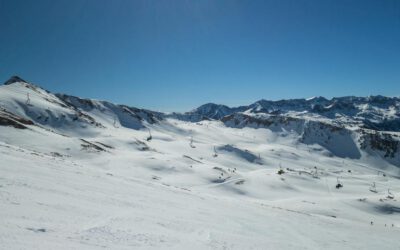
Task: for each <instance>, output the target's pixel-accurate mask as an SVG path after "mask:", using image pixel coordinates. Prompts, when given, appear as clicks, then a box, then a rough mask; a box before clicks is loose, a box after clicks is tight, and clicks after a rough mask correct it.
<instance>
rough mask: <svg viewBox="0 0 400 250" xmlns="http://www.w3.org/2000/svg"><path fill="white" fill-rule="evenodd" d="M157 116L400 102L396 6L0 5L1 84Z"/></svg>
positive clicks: (348, 1)
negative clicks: (20, 81)
mask: <svg viewBox="0 0 400 250" xmlns="http://www.w3.org/2000/svg"><path fill="white" fill-rule="evenodd" d="M14 74H17V75H19V76H21V77H22V78H25V79H26V80H28V81H31V82H33V83H37V84H39V85H41V86H42V87H44V88H46V89H48V90H50V91H52V92H61V93H67V94H72V95H78V96H81V97H88V98H96V99H105V100H109V101H113V102H117V103H123V104H128V105H132V106H137V107H145V108H150V109H154V110H162V111H171V110H176V111H184V110H190V109H192V108H194V107H196V106H198V105H201V104H204V103H206V102H215V103H222V104H227V105H231V106H235V105H242V104H250V103H252V102H254V101H256V100H259V99H262V98H264V99H271V100H276V99H283V98H299V97H310V96H325V97H328V98H330V97H333V96H343V95H358V96H366V95H372V94H373V95H375V94H382V95H388V96H399V95H400V1H399V0H359V1H355V0H292V1H289V0H275V1H269V0H261V1H257V0H242V1H235V0H227V1H223V0H214V1H208V0H199V1H197V0H180V1H174V0H159V1H151V0H143V1H134V0H57V1H55V0H24V1H22V0H0V78H1V79H2V80H1V81H5V80H7V79H8V78H9V77H10V76H11V75H14Z"/></svg>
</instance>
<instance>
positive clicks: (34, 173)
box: [0, 77, 400, 249]
mask: <svg viewBox="0 0 400 250" xmlns="http://www.w3.org/2000/svg"><path fill="white" fill-rule="evenodd" d="M332 100H333V101H332ZM332 100H326V99H324V98H322V97H317V98H313V99H308V100H305V99H304V100H303V99H298V100H289V101H280V102H269V101H260V102H257V103H256V104H254V105H250V106H248V107H239V108H235V110H234V111H232V109H231V108H229V107H226V106H223V105H214V104H206V105H204V106H202V107H201V108H198V109H196V110H193V111H191V112H189V113H185V114H172V115H166V114H162V113H158V112H153V111H149V110H143V109H136V108H132V107H128V106H125V105H116V104H112V103H109V102H105V101H96V100H89V99H81V98H78V97H73V96H68V95H62V94H57V95H54V94H52V93H49V92H48V91H45V90H43V89H41V88H40V87H38V86H35V85H33V84H30V83H28V82H26V81H23V80H22V79H21V78H18V77H13V78H12V79H10V80H9V81H7V85H3V86H1V87H0V194H1V196H0V197H1V200H0V218H2V219H1V220H2V222H1V223H0V249H188V248H190V249H321V248H324V249H338V248H340V249H399V248H400V242H399V240H398V235H399V233H400V204H399V201H398V198H399V197H400V182H399V177H400V168H399V166H400V164H399V163H400V160H399V149H398V142H399V132H397V130H391V131H390V132H389V131H380V130H377V129H376V128H375V129H371V128H366V125H365V124H366V121H365V120H363V119H367V117H368V119H369V120H368V121H369V122H371V123H373V124H381V123H382V121H383V120H382V119H383V117H386V118H387V120H386V121H385V122H389V121H392V122H393V121H394V122H393V123H394V124H396V126H397V125H398V124H397V123H396V122H395V121H396V119H397V118H396V117H398V107H399V106H398V100H397V99H393V98H386V97H367V98H355V97H346V98H344V99H342V98H334V99H332ZM366 100H368V103H364V102H366ZM344 103H347V104H344ZM316 105H321V106H320V107H319V108H316V110H323V112H322V111H319V112H312V111H310V110H313V109H314V108H315V107H316ZM307 107H311V109H310V110H305V108H307ZM354 107H355V108H354ZM344 109H346V112H344V111H343V110H344ZM326 110H329V111H326ZM360 110H362V112H361V111H360ZM325 111H326V112H327V113H325ZM360 112H361V113H360ZM328 113H329V115H328ZM353 114H354V115H353ZM178 118H179V119H178ZM192 121H194V122H192ZM389 127H390V128H393V126H389ZM339 184H340V185H339Z"/></svg>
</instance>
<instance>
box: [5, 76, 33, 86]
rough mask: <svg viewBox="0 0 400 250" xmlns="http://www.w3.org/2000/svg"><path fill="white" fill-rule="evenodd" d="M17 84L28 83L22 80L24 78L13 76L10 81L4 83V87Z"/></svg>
mask: <svg viewBox="0 0 400 250" xmlns="http://www.w3.org/2000/svg"><path fill="white" fill-rule="evenodd" d="M15 82H25V83H27V81H25V80H24V79H22V78H21V77H19V76H12V77H10V79H8V80H7V81H6V82H5V83H4V85H10V84H13V83H15Z"/></svg>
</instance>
